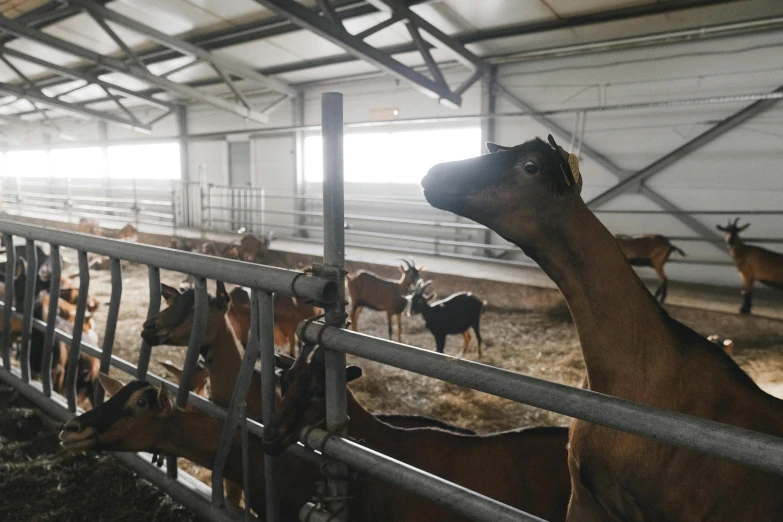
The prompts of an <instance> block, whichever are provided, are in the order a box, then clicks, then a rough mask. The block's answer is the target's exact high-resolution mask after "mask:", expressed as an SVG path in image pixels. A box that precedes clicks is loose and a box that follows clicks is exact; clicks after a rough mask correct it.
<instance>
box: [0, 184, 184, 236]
mask: <svg viewBox="0 0 783 522" xmlns="http://www.w3.org/2000/svg"><path fill="white" fill-rule="evenodd" d="M181 191H182V188H181V187H180V183H179V182H178V181H175V180H173V181H162V182H154V181H151V180H148V181H140V180H135V179H131V180H114V179H111V180H106V179H71V178H21V177H10V178H4V179H3V180H2V195H1V196H0V204H2V209H3V210H4V211H5V212H8V213H12V214H17V215H27V216H35V217H41V216H42V215H43V216H46V217H50V218H52V219H54V220H66V221H69V222H70V221H74V220H78V219H79V218H83V217H88V218H96V219H99V220H106V221H110V222H113V223H114V224H115V226H116V227H117V228H120V227H122V226H123V225H124V224H126V223H132V224H134V225H135V226H136V227H137V228H138V226H139V225H152V226H161V227H167V228H175V227H177V226H178V224H179V223H180V222H181V221H182V219H181V218H178V214H177V212H178V211H179V212H181V211H182V209H181V208H179V207H181V203H180V202H181V200H182V198H181Z"/></svg>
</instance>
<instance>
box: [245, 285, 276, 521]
mask: <svg viewBox="0 0 783 522" xmlns="http://www.w3.org/2000/svg"><path fill="white" fill-rule="evenodd" d="M253 294H254V295H253V296H252V297H253V299H254V303H253V304H256V302H257V303H258V304H257V306H256V310H257V311H256V315H257V316H258V319H257V324H258V340H259V346H260V348H261V406H262V410H261V420H262V422H263V423H264V425H265V426H266V425H267V424H268V423H270V422H272V417H273V416H274V414H275V398H276V397H275V395H276V394H275V333H274V330H275V306H274V297H273V296H272V294H269V293H267V292H260V291H255V290H254V291H253ZM279 476H280V474H279V471H278V459H277V457H273V456H271V455H265V456H264V492H265V494H266V519H265V520H266V521H267V522H278V520H280V489H279V487H280V485H279V482H278V479H279Z"/></svg>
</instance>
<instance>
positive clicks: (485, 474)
mask: <svg viewBox="0 0 783 522" xmlns="http://www.w3.org/2000/svg"><path fill="white" fill-rule="evenodd" d="M310 349H312V346H306V347H305V348H303V349H302V351H301V353H300V355H299V357H298V358H297V360H296V363H295V364H294V366H293V367H292V368H291V369H290V370H286V371H285V372H284V373H283V376H282V379H281V380H282V386H283V389H284V390H285V392H284V395H283V401H282V402H281V404H280V407H279V408H278V410H277V411H276V413H275V417H274V419H273V420H272V422H271V423H269V424H268V425H267V426H266V427H265V429H264V449H265V451H267V453H271V454H279V453H280V452H282V451H283V450H284V449H285V448H287V447H288V446H290V445H291V444H294V443H296V441H297V440H298V437H299V433H300V432H301V431H302V430H303V429H304V428H305V427H306V426H318V425H320V424H321V423H322V422H323V420H324V419H325V416H326V401H325V378H324V375H325V367H324V361H323V352H324V350H323V349H320V348H319V349H317V350H316V351H315V352H314V353H313V354H312V361H311V362H309V363H308V361H307V357H308V356H309V355H310ZM346 371H347V376H346V380H347V381H351V380H353V379H355V378H357V377H359V376H360V375H361V369H360V368H358V367H356V366H350V367H348V368H347V369H346ZM347 393H348V417H349V418H350V423H349V424H348V432H349V434H350V436H351V437H352V438H356V439H359V440H361V441H362V443H361V444H363V445H366V446H367V447H369V448H371V449H372V450H374V451H377V452H380V453H383V454H384V455H388V456H389V457H392V458H394V459H396V460H400V461H402V462H404V463H406V464H409V465H411V466H414V467H417V468H419V469H422V470H424V471H426V472H429V473H432V474H434V475H437V476H438V477H441V478H444V479H446V480H449V481H451V482H455V483H456V484H459V485H461V486H464V487H466V488H468V489H472V490H473V491H476V492H478V493H481V494H483V495H486V496H488V497H490V498H493V499H495V500H498V501H500V502H503V503H504V504H508V505H510V506H513V507H516V508H518V509H520V510H522V511H526V512H528V513H530V514H533V515H536V516H538V517H542V518H544V519H546V520H549V521H553V522H554V521H562V520H565V516H566V509H567V507H568V498H569V496H570V494H571V482H570V478H569V474H568V451H567V449H566V446H567V444H568V429H567V428H555V427H547V428H528V429H521V430H514V431H508V432H503V433H496V434H493V435H484V436H480V435H473V436H470V435H458V434H455V433H452V432H449V431H445V430H439V429H428V428H420V429H409V430H406V429H400V428H396V427H392V426H390V425H388V424H386V423H384V422H381V421H379V420H378V419H377V418H376V417H375V416H374V415H372V414H371V413H369V412H368V411H367V410H366V409H364V407H363V406H362V405H361V404H359V402H358V401H357V400H356V398H355V397H354V396H353V394H352V393H351V391H350V390H347ZM355 486H356V489H355V490H352V492H354V493H356V495H355V497H354V500H353V501H352V502H351V504H350V512H351V516H352V517H354V516H355V517H356V518H357V520H372V521H385V522H398V521H399V522H409V521H427V522H429V521H435V520H449V521H456V520H464V519H463V518H462V517H458V516H456V515H454V513H453V512H451V511H449V510H448V509H446V508H443V507H440V506H438V505H436V504H435V503H433V502H431V501H429V500H425V499H420V498H417V497H415V496H412V495H410V494H409V493H407V492H404V491H400V490H395V489H394V488H391V487H389V486H388V485H387V484H385V483H382V482H380V481H378V480H376V479H372V478H369V477H366V478H363V479H362V480H361V481H358V482H357V483H356V484H355Z"/></svg>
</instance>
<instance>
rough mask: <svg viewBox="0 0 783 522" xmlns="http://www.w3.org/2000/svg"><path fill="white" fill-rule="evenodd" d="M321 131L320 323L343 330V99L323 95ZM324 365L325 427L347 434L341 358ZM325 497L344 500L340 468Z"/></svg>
mask: <svg viewBox="0 0 783 522" xmlns="http://www.w3.org/2000/svg"><path fill="white" fill-rule="evenodd" d="M321 122H322V123H321V126H322V131H321V133H322V135H323V165H324V167H323V168H324V181H323V197H324V203H323V211H324V218H323V222H324V266H325V267H326V269H327V270H331V271H332V272H333V273H332V274H331V275H332V277H333V278H334V280H335V281H336V282H337V288H338V292H337V301H336V303H335V304H334V305H332V306H328V307H327V308H326V316H325V318H324V322H325V323H326V324H329V325H331V326H336V327H338V328H341V327H342V326H343V325H344V324H345V284H344V274H343V272H344V260H345V235H344V232H343V231H344V224H345V207H344V202H343V193H344V183H343V95H342V94H340V93H336V92H327V93H324V94H323V95H321ZM325 359H326V427H327V429H328V430H329V431H330V432H331V433H339V434H343V435H344V434H346V432H347V430H346V427H345V426H346V423H347V420H348V403H347V398H346V389H345V386H346V380H345V354H344V353H341V352H337V351H331V350H328V351H327V352H326V355H325ZM327 466H328V468H329V475H328V478H327V487H328V490H329V496H330V497H332V498H338V499H344V498H346V497H347V495H348V481H347V476H348V468H347V467H346V466H345V465H343V464H341V463H338V462H333V461H332V462H328V464H327ZM327 507H328V508H329V510H330V511H331V512H332V513H335V514H338V513H339V514H340V516H341V518H342V519H344V520H348V503H347V502H346V501H345V500H336V501H331V502H329V503H328V506H327Z"/></svg>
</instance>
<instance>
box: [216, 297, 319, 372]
mask: <svg viewBox="0 0 783 522" xmlns="http://www.w3.org/2000/svg"><path fill="white" fill-rule="evenodd" d="M229 295H230V297H231V308H230V309H229V311H228V320H229V321H230V322H231V327H232V328H233V329H234V333H235V334H236V336H237V339H239V342H241V343H242V346H247V341H248V336H249V334H250V295H249V294H248V293H247V291H245V289H243V288H242V287H239V286H237V287H235V288H234V289H233V290H231V292H230V294H229ZM274 310H275V329H274V335H275V341H274V342H275V346H287V347H288V353H289V355H291V356H293V355H294V351H295V348H296V339H297V338H296V327H297V326H298V325H299V323H301V322H302V321H304V320H305V319H310V318H311V317H315V316H316V315H318V314H320V313H321V309H320V308H317V307H315V306H313V305H311V304H309V303H308V302H307V301H305V300H304V299H299V298H295V297H288V296H285V295H281V294H275V296H274Z"/></svg>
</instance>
